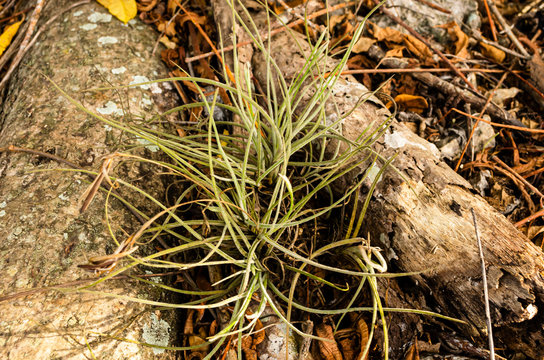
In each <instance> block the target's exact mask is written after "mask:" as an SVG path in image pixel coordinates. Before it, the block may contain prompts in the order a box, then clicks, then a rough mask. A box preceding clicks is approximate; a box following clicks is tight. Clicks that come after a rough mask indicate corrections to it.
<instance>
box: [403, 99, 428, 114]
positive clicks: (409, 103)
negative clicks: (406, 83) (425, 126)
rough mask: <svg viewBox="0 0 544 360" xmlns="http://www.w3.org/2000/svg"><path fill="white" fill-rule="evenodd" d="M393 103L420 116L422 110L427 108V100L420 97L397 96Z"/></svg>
mask: <svg viewBox="0 0 544 360" xmlns="http://www.w3.org/2000/svg"><path fill="white" fill-rule="evenodd" d="M395 101H396V103H397V104H398V105H399V107H401V108H402V109H405V110H407V111H413V112H415V113H418V114H421V113H422V112H423V110H425V109H427V108H428V107H429V104H428V103H427V100H425V98H424V97H422V96H416V95H409V94H399V95H397V96H395Z"/></svg>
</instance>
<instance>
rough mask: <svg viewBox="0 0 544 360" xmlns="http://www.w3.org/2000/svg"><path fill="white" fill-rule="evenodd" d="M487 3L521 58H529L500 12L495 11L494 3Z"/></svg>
mask: <svg viewBox="0 0 544 360" xmlns="http://www.w3.org/2000/svg"><path fill="white" fill-rule="evenodd" d="M487 1H488V3H489V7H490V8H491V11H492V12H493V15H495V17H497V20H498V21H499V23H500V24H501V26H502V27H503V28H504V31H505V32H506V35H508V37H509V38H510V41H512V43H513V44H514V45H515V46H516V47H517V48H518V50H519V52H520V53H521V54H522V55H523V56H525V58H526V59H528V58H530V57H531V55H529V53H528V52H527V50H525V48H524V47H523V45H521V43H520V42H519V40H518V38H517V37H516V36H515V35H514V33H513V32H512V28H511V26H510V25H509V24H508V23H507V22H506V20H505V19H504V17H502V14H501V12H500V11H499V9H497V6H495V3H494V2H493V0H487Z"/></svg>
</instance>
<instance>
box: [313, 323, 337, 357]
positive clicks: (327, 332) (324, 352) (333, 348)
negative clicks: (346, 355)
mask: <svg viewBox="0 0 544 360" xmlns="http://www.w3.org/2000/svg"><path fill="white" fill-rule="evenodd" d="M315 332H316V335H317V336H319V337H322V338H325V339H330V340H332V341H320V342H318V347H319V352H320V353H321V356H322V357H323V358H324V359H326V360H342V353H341V352H340V349H339V348H338V344H337V343H336V341H335V340H334V334H333V331H332V326H330V325H327V324H319V325H317V327H316V328H315Z"/></svg>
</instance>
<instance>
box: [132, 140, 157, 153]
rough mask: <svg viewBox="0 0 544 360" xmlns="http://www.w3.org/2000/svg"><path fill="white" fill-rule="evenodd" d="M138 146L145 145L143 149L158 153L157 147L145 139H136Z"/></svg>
mask: <svg viewBox="0 0 544 360" xmlns="http://www.w3.org/2000/svg"><path fill="white" fill-rule="evenodd" d="M136 141H138V142H139V143H140V144H142V145H145V148H146V149H147V150H149V151H151V152H157V151H159V147H158V146H157V145H154V144H153V143H152V142H150V141H149V140H147V139H143V138H138V139H136Z"/></svg>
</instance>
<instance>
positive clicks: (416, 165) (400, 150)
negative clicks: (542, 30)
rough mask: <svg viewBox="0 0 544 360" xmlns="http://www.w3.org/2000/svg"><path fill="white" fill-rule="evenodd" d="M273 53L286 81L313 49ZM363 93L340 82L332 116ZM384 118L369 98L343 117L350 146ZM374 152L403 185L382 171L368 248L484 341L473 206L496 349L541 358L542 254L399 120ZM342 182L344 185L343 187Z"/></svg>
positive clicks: (368, 222)
mask: <svg viewBox="0 0 544 360" xmlns="http://www.w3.org/2000/svg"><path fill="white" fill-rule="evenodd" d="M252 18H253V20H254V21H256V22H257V23H260V24H264V23H265V22H264V16H263V14H262V13H253V14H252ZM262 29H263V31H265V30H266V28H265V27H262ZM222 30H223V32H224V33H225V32H227V31H228V29H222ZM296 36H298V35H296ZM270 48H271V52H272V56H273V57H274V59H275V61H276V63H277V64H278V66H279V67H280V70H281V72H282V75H283V76H284V77H285V78H286V81H287V82H289V81H291V80H292V79H293V77H294V76H296V74H297V71H298V70H299V69H301V68H302V65H303V64H304V62H305V58H306V55H307V54H308V52H309V47H308V45H307V44H306V42H305V39H304V37H302V36H300V37H299V38H298V44H297V42H295V41H293V39H292V37H291V35H289V34H287V32H285V33H281V34H278V35H276V36H274V37H273V38H272V44H271V46H270ZM328 61H331V60H330V59H329V60H328ZM265 63H266V62H265V61H264V59H263V55H262V54H260V53H258V52H257V51H256V52H255V54H254V56H253V59H252V66H253V73H254V75H255V77H256V78H257V79H258V80H259V81H260V82H261V83H262V84H265V83H266V75H265V69H264V64H265ZM331 64H332V63H331ZM367 91H368V90H367V89H366V88H365V87H364V86H363V85H361V84H360V83H359V82H357V81H356V80H355V79H354V78H353V77H351V76H344V77H342V79H340V80H339V81H338V83H337V84H336V86H335V87H334V88H333V90H332V92H333V98H332V99H331V100H330V104H328V106H327V114H328V116H329V117H331V118H337V117H338V116H339V114H338V113H337V112H336V110H335V107H334V105H333V104H336V106H337V108H338V112H339V113H340V114H345V113H348V112H349V111H351V110H352V109H353V108H354V107H355V106H356V105H357V101H358V99H359V97H360V96H361V95H362V94H364V93H365V92H367ZM387 116H388V112H387V110H384V108H383V106H379V101H378V100H377V99H371V100H370V101H367V102H365V103H363V104H362V105H360V106H358V107H357V108H356V109H355V110H354V111H353V112H352V113H351V115H349V116H348V117H347V118H346V119H345V120H344V121H343V133H344V135H345V136H346V137H347V138H348V139H351V140H354V139H356V138H357V137H358V136H359V134H360V133H361V131H362V130H363V129H365V128H366V127H367V126H369V125H371V124H372V123H374V124H380V123H383V122H384V121H386V119H387ZM374 149H375V150H376V151H378V152H379V153H381V154H382V155H383V156H384V157H391V156H393V155H395V154H396V155H397V158H396V159H395V161H394V162H393V165H394V166H395V167H396V168H397V169H398V170H399V171H400V172H401V173H402V174H403V176H404V178H405V179H406V180H404V179H403V177H401V176H400V175H399V174H397V173H396V172H395V171H393V170H386V172H385V174H384V175H383V177H382V179H381V180H380V181H379V182H378V186H377V188H376V191H375V193H374V195H373V201H372V202H371V204H370V208H369V210H368V213H367V216H366V218H365V222H364V227H363V229H362V231H361V235H362V234H365V235H366V234H367V233H369V234H370V237H371V240H372V242H373V243H374V244H379V245H380V246H381V247H382V248H383V249H384V251H385V252H386V254H387V257H388V259H389V262H390V264H391V265H393V266H392V268H393V269H397V270H399V271H406V272H411V271H425V272H424V273H423V274H421V275H420V276H416V277H415V280H417V283H418V285H419V287H420V290H421V292H422V293H426V296H427V300H428V301H427V303H428V304H436V305H435V306H433V309H434V310H437V311H439V312H441V313H444V314H447V315H450V316H454V317H457V318H460V319H462V320H465V321H467V322H468V324H469V325H468V326H465V327H462V328H461V329H460V331H462V332H463V333H464V334H465V335H467V336H468V335H470V336H477V335H483V334H484V333H485V317H484V304H483V289H482V281H481V278H482V275H481V271H480V262H479V257H478V251H477V243H476V239H475V235H474V234H475V233H474V227H473V223H472V218H471V213H470V209H471V208H473V209H474V211H475V213H476V216H477V219H478V226H479V228H480V231H481V236H482V241H483V246H484V255H485V259H486V263H487V271H488V283H489V287H490V290H489V291H490V300H491V311H492V322H493V324H494V327H495V334H496V337H497V338H498V344H497V346H498V347H501V346H507V347H508V348H510V349H512V350H519V351H522V352H524V353H525V354H526V355H528V356H529V357H531V358H538V359H540V357H541V356H543V355H544V342H543V341H544V335H543V334H544V332H543V328H542V326H543V325H542V324H543V321H542V320H543V315H542V309H541V307H542V306H544V279H543V276H542V274H543V271H544V256H543V254H542V251H541V250H540V249H539V248H537V247H536V246H534V245H533V244H532V243H531V242H529V241H528V240H527V238H526V237H525V236H524V235H523V234H522V233H520V232H519V231H518V230H517V229H516V228H514V226H513V225H512V224H511V223H510V222H509V221H508V220H507V219H506V218H505V217H504V216H502V215H501V214H499V213H498V212H497V211H495V210H494V209H493V208H492V207H491V206H490V205H489V204H488V203H487V202H486V201H485V200H484V199H482V198H481V197H480V196H478V195H476V193H475V191H473V189H472V187H471V185H470V184H469V183H468V182H467V181H465V180H464V179H463V178H462V177H461V176H459V175H458V174H457V173H455V172H454V171H453V170H452V169H450V168H449V167H448V166H447V165H446V164H445V163H444V162H442V161H440V159H439V153H438V150H437V149H436V147H435V146H434V145H432V144H430V143H429V142H427V141H425V140H423V139H421V138H419V137H418V136H417V135H415V134H413V133H412V132H411V131H410V130H408V129H407V128H406V127H404V126H403V125H402V124H399V123H398V122H396V121H393V123H392V124H391V126H390V130H388V132H387V133H386V134H385V137H383V138H382V139H380V140H379V141H378V142H377V143H376V144H375V145H374ZM365 170H366V167H365V166H362V167H361V168H360V169H359V171H356V172H353V173H351V174H350V177H349V178H346V179H344V185H346V184H349V183H351V180H352V179H353V178H355V177H356V176H358V175H359V174H361V173H363V172H364V171H365ZM339 186H340V188H342V184H340V185H339ZM366 191H368V189H366ZM363 192H364V190H363ZM363 195H365V194H363ZM361 198H362V199H364V196H361ZM361 205H362V204H359V206H361Z"/></svg>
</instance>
